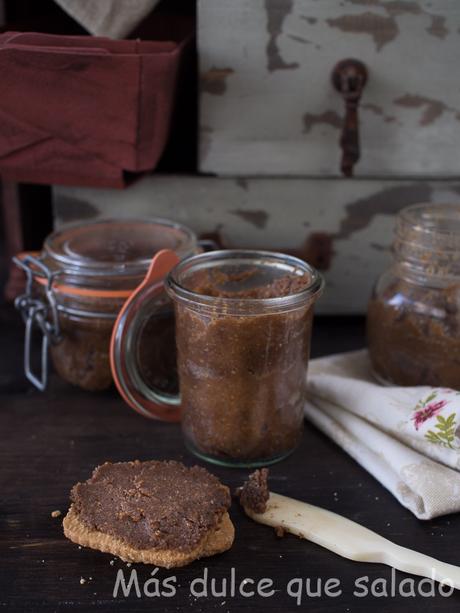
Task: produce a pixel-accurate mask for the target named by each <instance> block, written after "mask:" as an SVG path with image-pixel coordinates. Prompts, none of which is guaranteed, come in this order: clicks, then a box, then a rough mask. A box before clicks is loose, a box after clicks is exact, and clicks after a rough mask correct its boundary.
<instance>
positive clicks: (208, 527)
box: [71, 460, 231, 552]
mask: <svg viewBox="0 0 460 613" xmlns="http://www.w3.org/2000/svg"><path fill="white" fill-rule="evenodd" d="M71 500H72V502H73V507H74V509H75V511H76V512H77V514H78V517H79V519H80V521H81V522H82V523H83V524H84V525H86V526H87V527H88V528H91V529H95V530H98V531H99V532H102V533H105V534H108V535H111V536H114V537H117V538H118V539H121V540H122V541H123V542H125V543H127V544H128V545H130V546H132V547H135V548H136V549H141V550H142V549H151V548H154V549H158V550H171V549H174V550H177V551H184V552H186V551H191V550H193V549H194V548H196V547H197V546H198V545H199V544H200V542H201V541H202V540H203V538H204V537H205V536H206V535H207V534H208V533H209V532H210V531H212V530H214V529H215V528H216V527H217V526H218V525H219V524H220V522H221V520H222V517H223V515H224V514H225V513H226V511H227V509H228V507H229V506H230V502H231V499H230V493H229V490H228V488H227V487H226V486H224V485H222V484H221V483H220V481H219V480H218V479H217V478H216V477H214V476H213V475H212V474H210V473H209V472H208V471H207V470H205V469H204V468H201V467H198V466H193V467H191V468H189V467H186V466H184V465H183V464H181V463H180V462H175V461H168V462H157V461H150V462H139V461H137V460H136V461H134V462H120V463H116V464H112V463H110V462H106V463H105V464H103V465H101V466H99V467H97V468H96V469H95V470H94V472H93V475H92V477H91V478H90V479H88V480H87V481H86V482H85V483H77V485H75V486H74V487H73V489H72V492H71Z"/></svg>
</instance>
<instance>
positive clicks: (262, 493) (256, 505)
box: [236, 468, 270, 513]
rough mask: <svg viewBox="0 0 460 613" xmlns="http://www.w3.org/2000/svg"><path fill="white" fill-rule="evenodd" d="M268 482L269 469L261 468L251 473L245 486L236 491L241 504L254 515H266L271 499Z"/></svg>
mask: <svg viewBox="0 0 460 613" xmlns="http://www.w3.org/2000/svg"><path fill="white" fill-rule="evenodd" d="M267 481H268V468H261V469H260V470H256V471H254V472H253V473H251V474H250V475H249V477H248V480H247V481H245V482H244V483H243V486H242V487H239V488H238V489H237V490H236V495H237V496H238V497H239V499H240V504H241V505H242V506H243V507H244V508H246V509H249V510H250V511H254V513H265V511H266V510H267V501H268V499H269V497H270V492H269V491H268V483H267Z"/></svg>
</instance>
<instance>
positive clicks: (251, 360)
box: [176, 272, 313, 463]
mask: <svg viewBox="0 0 460 613" xmlns="http://www.w3.org/2000/svg"><path fill="white" fill-rule="evenodd" d="M246 275H247V277H248V280H250V274H249V272H246ZM222 279H223V280H224V285H225V286H226V287H225V288H222V287H220V286H222V284H223V283H222ZM234 281H235V282H236V281H237V279H235V278H234V277H233V276H230V277H229V276H225V277H222V274H220V275H217V273H215V274H214V275H213V276H212V277H210V278H209V279H207V280H206V279H203V278H201V279H200V278H199V276H197V278H195V279H194V282H193V283H189V284H188V286H187V289H190V290H192V291H195V292H197V293H200V294H205V295H207V296H210V295H212V296H214V297H216V300H215V302H214V307H211V309H209V310H208V311H207V312H206V313H203V312H200V311H199V310H195V309H193V308H188V306H187V305H184V304H183V303H178V304H176V343H177V350H178V369H179V378H180V384H181V399H182V409H183V414H182V427H183V431H184V434H185V437H186V440H187V442H188V443H189V444H190V446H191V448H192V449H193V450H195V451H197V452H198V453H201V454H205V455H206V456H213V458H214V459H216V460H221V461H224V462H226V461H238V462H241V463H244V462H264V461H268V460H270V459H275V458H280V457H282V456H283V455H285V454H287V453H289V452H290V451H292V450H293V449H294V448H295V447H296V445H297V443H298V442H299V439H300V437H301V434H302V428H303V403H304V396H305V386H306V370H307V363H308V358H309V349H310V336H311V325H312V316H313V305H312V301H308V300H307V301H305V302H304V303H302V305H301V306H300V307H299V306H298V307H297V308H295V309H291V310H286V311H278V312H276V313H270V312H263V311H262V312H261V311H260V310H259V311H254V312H250V313H249V314H246V313H244V314H236V313H231V312H228V311H227V310H226V307H225V306H222V305H221V304H220V302H219V300H220V299H226V298H229V297H230V298H233V299H234V302H237V303H238V302H239V301H241V302H240V304H244V302H245V300H246V299H248V298H250V299H253V298H275V297H281V296H288V295H291V294H292V293H299V292H300V291H302V290H304V289H306V288H307V287H308V285H309V283H310V277H309V276H308V275H306V274H304V275H295V274H286V275H284V276H281V277H279V278H277V279H275V280H273V281H272V282H270V283H267V284H265V285H262V286H257V287H248V288H245V289H241V279H240V278H239V279H238V283H235V285H236V287H235V289H234V291H232V290H231V289H229V288H230V287H231V285H232V283H233V282H234ZM243 281H244V280H243ZM243 284H244V283H243ZM222 304H223V303H222ZM221 306H222V308H221Z"/></svg>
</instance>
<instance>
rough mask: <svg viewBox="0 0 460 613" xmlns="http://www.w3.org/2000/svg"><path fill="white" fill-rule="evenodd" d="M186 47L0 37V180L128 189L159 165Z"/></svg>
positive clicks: (46, 36) (68, 38)
mask: <svg viewBox="0 0 460 613" xmlns="http://www.w3.org/2000/svg"><path fill="white" fill-rule="evenodd" d="M184 43H185V39H184V42H182V43H177V42H160V41H159V42H155V41H138V40H111V39H106V38H96V37H89V36H53V35H49V34H35V33H23V34H22V33H17V32H7V33H5V34H2V35H0V74H1V76H2V95H1V96H0V175H1V177H2V178H4V179H6V180H12V181H21V182H31V183H53V184H68V185H69V184H70V185H89V186H111V187H121V186H123V185H124V184H125V178H126V173H137V172H141V171H146V170H151V169H153V168H154V167H155V165H156V163H157V162H158V159H159V157H160V155H161V153H162V151H163V149H164V146H165V143H166V139H167V136H168V130H169V123H170V117H171V109H172V106H173V98H174V90H175V84H176V75H177V69H178V64H179V56H180V52H181V50H182V48H183V45H184Z"/></svg>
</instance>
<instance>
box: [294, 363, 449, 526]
mask: <svg viewBox="0 0 460 613" xmlns="http://www.w3.org/2000/svg"><path fill="white" fill-rule="evenodd" d="M308 389H309V400H308V402H307V404H306V406H305V415H306V417H307V418H308V419H309V420H310V421H311V422H313V423H314V424H315V425H316V426H317V427H318V428H319V429H320V430H322V431H323V432H324V433H325V434H327V435H328V436H329V437H330V438H332V439H333V440H334V441H335V442H336V443H337V444H338V445H339V446H340V447H342V449H344V450H345V451H346V452H347V453H349V454H350V455H351V456H352V457H353V458H354V459H355V460H356V461H357V462H358V463H359V464H361V466H363V468H365V469H366V470H367V471H369V472H370V473H371V474H372V475H373V476H374V477H375V478H376V479H378V480H379V481H380V483H381V484H382V485H384V486H385V487H386V488H387V489H388V490H389V491H390V492H391V493H392V494H393V495H394V496H395V497H396V498H397V499H398V500H399V502H400V503H401V504H402V505H403V506H405V507H407V508H408V509H409V510H410V511H412V513H414V515H416V516H417V517H418V518H419V519H432V518H433V517H437V516H439V515H445V514H447V513H454V512H457V511H460V472H458V470H457V469H460V392H456V391H454V390H450V389H442V388H431V387H397V386H391V387H386V386H383V385H380V384H379V383H378V382H377V381H376V379H375V378H374V377H373V375H372V372H371V368H370V362H369V358H368V354H367V351H355V352H350V353H344V354H339V355H334V356H328V357H326V358H320V359H316V360H311V362H310V365H309V373H308Z"/></svg>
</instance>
